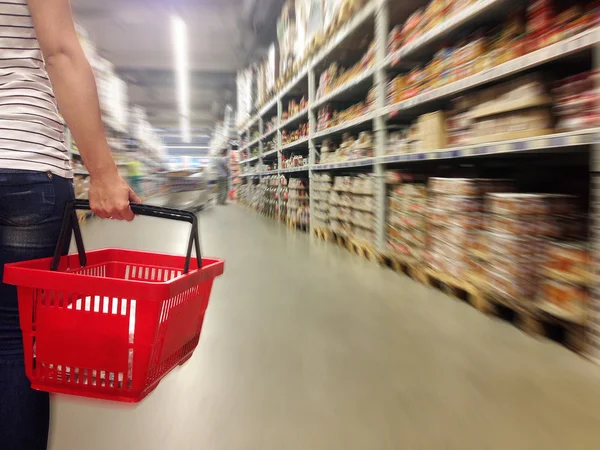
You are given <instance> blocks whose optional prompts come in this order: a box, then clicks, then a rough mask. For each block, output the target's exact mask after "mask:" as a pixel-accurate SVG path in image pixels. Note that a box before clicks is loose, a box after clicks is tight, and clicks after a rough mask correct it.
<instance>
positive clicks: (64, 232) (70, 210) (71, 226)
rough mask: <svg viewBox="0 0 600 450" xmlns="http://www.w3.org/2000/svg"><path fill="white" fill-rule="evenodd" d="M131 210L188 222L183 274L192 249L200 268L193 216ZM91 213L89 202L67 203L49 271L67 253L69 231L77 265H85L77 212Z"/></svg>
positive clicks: (149, 209)
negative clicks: (189, 227) (74, 245)
mask: <svg viewBox="0 0 600 450" xmlns="http://www.w3.org/2000/svg"><path fill="white" fill-rule="evenodd" d="M130 206H131V210H132V211H133V213H134V214H136V215H139V216H150V217H158V218H160V219H169V220H177V221H180V222H188V223H190V224H191V225H192V229H191V231H190V238H189V240H188V246H187V252H186V256H185V265H184V267H183V273H188V272H189V270H190V261H191V259H192V249H195V251H196V260H197V262H198V269H200V268H201V267H202V254H201V252H200V236H199V234H198V218H197V217H196V215H195V214H193V213H191V212H187V211H181V210H178V209H171V208H163V207H160V206H150V205H142V204H136V203H132V204H131V205H130ZM78 209H79V210H87V211H91V207H90V202H89V200H71V201H69V202H67V205H66V207H65V212H64V215H63V221H62V225H61V229H60V234H59V237H58V243H57V244H56V249H55V251H54V258H53V259H52V264H51V265H50V270H53V271H56V270H58V265H59V263H60V258H61V256H63V255H65V254H66V253H67V252H68V248H65V244H66V241H67V239H70V238H68V236H70V232H71V230H73V234H74V236H75V243H76V245H77V253H78V254H79V263H80V264H81V267H84V266H86V265H87V256H86V254H85V247H84V245H83V238H82V237H81V228H79V221H78V220H77V214H76V211H77V210H78Z"/></svg>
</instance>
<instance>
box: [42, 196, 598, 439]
mask: <svg viewBox="0 0 600 450" xmlns="http://www.w3.org/2000/svg"><path fill="white" fill-rule="evenodd" d="M184 232H185V230H184V229H183V228H181V227H179V226H177V225H172V224H170V223H167V224H165V223H161V222H160V221H156V220H155V219H146V218H138V219H136V221H135V222H134V224H133V225H128V224H121V223H115V222H108V221H103V222H101V221H97V222H92V223H90V224H89V225H88V226H86V229H85V237H86V242H88V244H90V247H96V246H102V245H104V246H117V245H120V246H124V247H132V248H145V249H149V250H160V251H172V252H175V251H181V250H182V249H183V248H184V245H185V243H184ZM202 237H203V248H204V251H205V252H206V254H210V255H214V256H218V257H221V258H224V259H225V260H226V262H227V263H226V274H225V275H224V276H223V277H221V278H220V279H219V280H218V282H216V283H215V286H214V289H213V294H212V298H211V305H210V307H209V314H208V316H207V321H206V323H205V327H204V330H203V336H202V339H201V341H200V344H199V347H198V349H197V350H196V353H195V354H194V357H193V358H192V359H191V360H190V362H189V363H188V364H187V365H185V366H184V367H182V368H181V369H179V370H177V371H176V372H174V373H172V374H171V375H170V376H169V377H167V378H166V379H165V380H164V381H163V382H162V383H161V385H160V386H159V387H158V388H157V390H156V391H155V392H154V393H153V394H152V395H151V396H150V397H149V398H147V399H146V400H145V401H144V402H142V403H141V404H140V405H139V406H137V407H123V406H119V405H114V404H107V403H102V402H95V401H93V402H90V401H79V400H76V399H74V398H70V397H57V398H55V399H54V403H53V422H52V445H51V449H52V450H81V449H86V450H96V449H98V450H100V449H102V450H105V449H111V450H125V449H140V450H170V449H177V450H187V449H190V450H191V449H195V450H197V449H202V450H237V449H243V450H271V449H273V450H279V449H298V450H300V449H302V450H305V449H306V450H313V449H314V450H321V449H322V450H337V449H344V450H350V449H357V450H359V449H360V450H363V449H364V450H380V449H382V450H383V449H401V450H404V449H411V450H412V449H432V450H438V449H461V450H465V449H476V450H483V449H503V450H504V449H512V450H514V449H517V450H520V449H535V450H537V449H544V450H548V449H569V450H580V449H598V448H599V447H600V444H599V441H600V367H597V366H595V365H593V364H592V363H590V362H588V361H586V360H584V359H583V358H581V357H579V356H577V355H575V354H573V353H570V352H569V351H567V350H565V349H563V348H561V347H560V346H558V345H556V344H554V343H551V342H547V341H538V340H535V339H533V338H531V337H529V336H527V335H525V334H523V333H522V332H520V331H519V330H517V329H515V328H513V327H511V326H509V325H507V324H506V323H503V322H500V321H497V320H493V319H490V318H488V317H486V316H484V315H482V314H479V313H478V312H477V311H475V310H474V309H472V308H470V307H468V306H467V305H465V304H463V303H460V302H458V301H454V300H452V299H451V298H449V297H446V296H444V295H442V294H440V293H439V292H437V291H435V290H430V289H427V288H425V287H423V286H421V285H419V284H417V283H415V282H413V281H411V280H409V279H407V278H404V277H402V276H400V275H397V274H395V273H394V272H392V271H390V270H387V269H383V268H380V267H378V266H376V265H374V264H369V263H366V262H363V261H362V260H361V259H358V258H355V257H351V256H350V255H349V254H348V253H347V252H345V251H343V250H341V249H338V248H336V247H335V246H333V245H331V244H326V243H323V242H313V243H311V240H310V239H309V237H308V236H306V235H304V234H302V233H296V232H291V231H288V230H286V228H285V227H283V226H281V225H278V224H275V223H273V222H271V221H269V220H267V219H263V218H261V217H259V216H257V215H255V214H254V213H251V212H249V211H248V210H246V209H244V208H243V207H240V206H227V207H217V208H213V209H211V210H209V211H207V212H205V213H203V215H202Z"/></svg>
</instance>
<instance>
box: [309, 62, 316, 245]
mask: <svg viewBox="0 0 600 450" xmlns="http://www.w3.org/2000/svg"><path fill="white" fill-rule="evenodd" d="M316 85H317V80H316V74H315V68H314V66H313V67H311V68H310V70H309V71H308V136H309V138H308V168H309V171H308V193H309V194H308V195H309V199H308V211H309V224H310V226H309V228H308V231H309V233H310V235H311V236H312V235H313V223H314V221H313V219H314V217H315V202H314V201H313V198H314V192H313V174H314V172H313V170H312V168H313V167H314V166H315V163H316V162H317V144H316V142H315V139H314V135H315V133H316V131H317V116H316V114H317V113H316V112H315V110H314V109H312V105H313V104H314V102H315V99H316V95H317V86H316Z"/></svg>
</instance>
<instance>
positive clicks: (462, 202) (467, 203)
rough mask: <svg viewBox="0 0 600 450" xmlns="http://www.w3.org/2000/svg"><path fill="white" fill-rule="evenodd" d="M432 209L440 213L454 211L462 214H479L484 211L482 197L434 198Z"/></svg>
mask: <svg viewBox="0 0 600 450" xmlns="http://www.w3.org/2000/svg"><path fill="white" fill-rule="evenodd" d="M431 207H432V208H433V209H435V210H440V211H452V212H461V213H470V212H478V211H481V210H482V209H483V200H482V199H481V197H473V196H464V195H445V196H443V197H442V196H437V197H434V198H433V199H432V201H431Z"/></svg>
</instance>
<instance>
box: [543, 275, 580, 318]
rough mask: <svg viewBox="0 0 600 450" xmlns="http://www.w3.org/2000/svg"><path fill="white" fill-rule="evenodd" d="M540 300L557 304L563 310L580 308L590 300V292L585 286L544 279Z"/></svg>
mask: <svg viewBox="0 0 600 450" xmlns="http://www.w3.org/2000/svg"><path fill="white" fill-rule="evenodd" d="M538 299H539V301H541V302H548V303H550V304H553V305H556V306H558V307H559V308H561V309H563V310H567V311H569V310H571V311H573V310H579V309H580V308H581V307H583V306H585V305H586V304H587V301H588V293H587V290H586V289H585V288H584V287H581V286H577V285H575V284H569V283H562V282H559V281H555V280H544V281H542V282H541V284H540V293H539V296H538Z"/></svg>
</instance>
